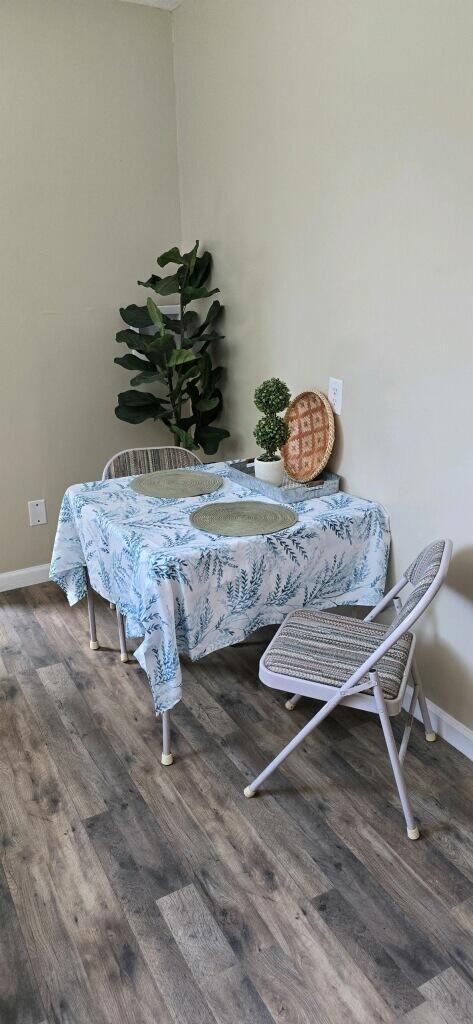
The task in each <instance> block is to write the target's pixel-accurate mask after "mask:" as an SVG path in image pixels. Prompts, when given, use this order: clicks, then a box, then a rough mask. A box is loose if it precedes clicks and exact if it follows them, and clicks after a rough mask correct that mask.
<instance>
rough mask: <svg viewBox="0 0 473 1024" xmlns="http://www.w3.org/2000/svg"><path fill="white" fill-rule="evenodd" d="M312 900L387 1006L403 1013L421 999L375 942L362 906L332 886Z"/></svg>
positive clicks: (389, 957) (420, 1001) (390, 958)
mask: <svg viewBox="0 0 473 1024" xmlns="http://www.w3.org/2000/svg"><path fill="white" fill-rule="evenodd" d="M312 902H313V905H314V907H315V909H316V910H317V911H318V913H319V914H320V915H321V916H322V917H323V920H324V921H325V922H326V924H327V925H328V926H329V928H330V930H331V931H333V933H334V934H335V935H336V936H337V938H338V939H339V941H340V942H341V943H342V945H343V946H344V947H345V949H346V950H347V952H348V953H349V954H350V956H351V957H352V959H353V960H354V962H355V963H356V964H358V966H359V967H360V968H361V970H362V971H363V973H364V974H365V975H366V977H367V978H369V979H370V981H371V982H372V984H373V985H374V987H375V988H376V990H377V991H378V992H379V993H380V995H381V996H382V997H383V998H384V1000H385V1001H386V1003H387V1004H388V1006H390V1007H391V1008H392V1009H393V1010H394V1011H395V1012H396V1013H398V1014H404V1013H407V1012H408V1010H411V1009H413V1008H414V1007H415V1006H418V1005H419V1004H420V1003H422V1002H423V997H422V996H421V995H420V994H419V991H418V989H416V988H415V987H414V986H413V985H412V984H411V983H410V982H409V980H408V978H407V977H406V975H405V974H403V972H402V971H401V970H400V969H399V967H398V966H397V964H396V963H395V962H394V960H393V959H392V957H391V956H389V954H388V953H387V952H386V951H385V950H384V949H383V947H382V946H380V945H379V943H378V942H376V940H375V938H374V937H373V935H372V934H371V932H370V929H369V927H368V925H367V924H366V922H365V921H364V920H363V916H362V913H363V911H362V908H360V913H357V912H356V911H355V910H354V908H353V907H352V906H350V904H349V903H348V902H347V900H345V899H344V898H343V896H342V895H341V893H339V892H338V890H337V889H331V890H330V891H329V892H327V893H324V895H323V896H318V897H316V898H315V899H314V900H313V901H312Z"/></svg>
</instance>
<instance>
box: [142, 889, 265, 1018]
mask: <svg viewBox="0 0 473 1024" xmlns="http://www.w3.org/2000/svg"><path fill="white" fill-rule="evenodd" d="M158 907H159V909H160V911H161V913H162V915H163V917H164V920H165V921H166V924H167V926H168V928H169V931H170V932H171V934H172V936H173V938H174V940H175V942H176V943H177V945H178V946H179V949H180V950H181V952H182V955H183V957H184V959H185V960H186V962H187V964H188V966H189V968H190V970H191V972H192V974H193V976H194V978H195V980H196V982H197V984H198V986H199V988H200V990H201V991H202V993H203V995H204V997H205V999H206V1001H207V1003H208V1005H209V1007H210V1009H211V1010H212V1013H213V1015H214V1017H215V1020H216V1021H217V1022H218V1024H234V1022H235V1020H237V1021H238V1022H239V1024H255V1021H257V1022H258V1024H274V1019H273V1017H272V1016H271V1014H270V1012H269V1010H268V1009H267V1007H266V1006H265V1004H264V1002H263V1000H262V999H261V996H260V995H259V994H258V993H257V991H256V989H255V988H254V985H253V984H252V982H251V981H250V980H249V979H248V978H247V977H245V975H244V974H243V972H242V969H241V966H240V964H239V962H238V960H237V958H236V956H235V954H234V952H233V950H232V948H231V946H230V945H229V943H228V942H227V940H226V939H225V937H224V935H223V933H222V932H221V930H220V928H219V927H218V925H217V924H216V922H215V920H214V918H213V917H212V914H211V913H210V911H209V910H208V908H207V906H206V905H205V903H204V901H203V900H202V898H201V896H200V894H199V892H198V891H197V889H196V887H195V886H194V885H189V886H187V887H186V888H185V889H181V890H180V891H178V892H175V893H172V894H171V895H169V896H164V897H163V898H162V899H160V900H158Z"/></svg>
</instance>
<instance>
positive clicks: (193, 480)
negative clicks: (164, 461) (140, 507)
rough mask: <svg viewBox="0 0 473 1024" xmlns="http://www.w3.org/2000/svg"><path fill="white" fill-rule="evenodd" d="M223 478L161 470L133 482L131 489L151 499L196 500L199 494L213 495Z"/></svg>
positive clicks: (145, 474) (206, 474) (179, 470)
mask: <svg viewBox="0 0 473 1024" xmlns="http://www.w3.org/2000/svg"><path fill="white" fill-rule="evenodd" d="M222 483H223V481H222V477H221V476H217V475H216V474H215V473H199V471H198V470H191V471H189V470H188V469H160V470H158V472H157V473H144V474H143V476H137V477H136V478H135V480H132V481H131V484H130V487H132V488H133V490H134V491H137V492H138V494H145V495H147V496H148V497H149V498H196V497H197V496H198V495H199V494H212V493H213V491H217V490H218V488H219V487H221V486H222Z"/></svg>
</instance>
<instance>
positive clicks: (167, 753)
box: [161, 711, 174, 765]
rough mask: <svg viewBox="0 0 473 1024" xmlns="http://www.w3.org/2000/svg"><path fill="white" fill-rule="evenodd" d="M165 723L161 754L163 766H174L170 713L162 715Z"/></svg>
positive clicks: (166, 712) (165, 712)
mask: <svg viewBox="0 0 473 1024" xmlns="http://www.w3.org/2000/svg"><path fill="white" fill-rule="evenodd" d="M161 719H162V723H163V752H162V754H161V764H166V765H167V764H172V763H173V761H174V758H173V756H172V753H171V715H170V712H169V711H163V712H162V714H161Z"/></svg>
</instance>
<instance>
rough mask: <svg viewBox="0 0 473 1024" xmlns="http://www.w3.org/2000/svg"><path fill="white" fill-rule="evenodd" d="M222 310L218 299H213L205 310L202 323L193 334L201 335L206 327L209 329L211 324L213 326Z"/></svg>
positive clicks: (222, 307)
mask: <svg viewBox="0 0 473 1024" xmlns="http://www.w3.org/2000/svg"><path fill="white" fill-rule="evenodd" d="M223 310H224V306H222V303H221V302H219V301H218V299H214V301H213V302H212V303H211V305H210V306H209V308H208V310H207V314H206V316H205V319H204V320H203V321H202V323H201V325H200V327H199V330H198V331H195V334H203V333H204V331H205V330H206V329H207V327H210V325H211V324H214V323H215V321H216V320H217V319H218V317H219V316H221V314H222V313H223Z"/></svg>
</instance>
